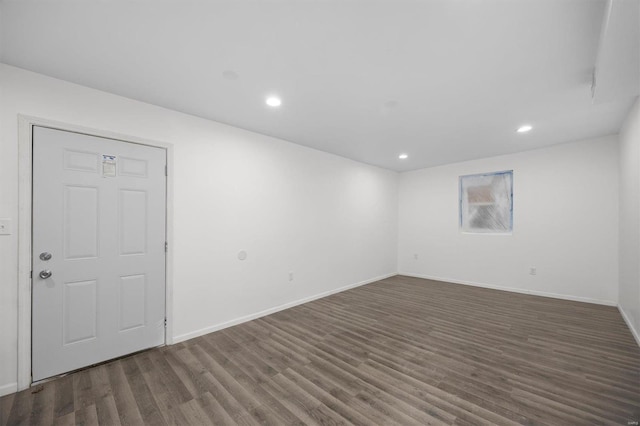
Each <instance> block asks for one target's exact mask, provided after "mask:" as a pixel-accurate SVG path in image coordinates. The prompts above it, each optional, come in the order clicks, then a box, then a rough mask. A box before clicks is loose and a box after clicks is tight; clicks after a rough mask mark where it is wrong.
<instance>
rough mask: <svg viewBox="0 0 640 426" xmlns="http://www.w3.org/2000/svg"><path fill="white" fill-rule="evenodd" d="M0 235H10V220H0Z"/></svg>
mask: <svg viewBox="0 0 640 426" xmlns="http://www.w3.org/2000/svg"><path fill="white" fill-rule="evenodd" d="M0 235H11V219H0Z"/></svg>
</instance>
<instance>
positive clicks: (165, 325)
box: [164, 318, 167, 328]
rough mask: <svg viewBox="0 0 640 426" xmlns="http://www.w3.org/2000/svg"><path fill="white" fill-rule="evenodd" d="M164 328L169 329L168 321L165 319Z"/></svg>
mask: <svg viewBox="0 0 640 426" xmlns="http://www.w3.org/2000/svg"><path fill="white" fill-rule="evenodd" d="M164 328H167V319H166V318H165V319H164Z"/></svg>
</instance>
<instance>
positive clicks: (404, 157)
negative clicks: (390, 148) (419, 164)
mask: <svg viewBox="0 0 640 426" xmlns="http://www.w3.org/2000/svg"><path fill="white" fill-rule="evenodd" d="M398 158H399V159H401V160H406V159H407V158H409V155H407V154H400V155H398Z"/></svg>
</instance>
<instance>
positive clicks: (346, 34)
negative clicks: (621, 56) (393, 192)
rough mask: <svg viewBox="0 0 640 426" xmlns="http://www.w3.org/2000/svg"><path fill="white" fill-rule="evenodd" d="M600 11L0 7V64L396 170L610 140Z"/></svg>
mask: <svg viewBox="0 0 640 426" xmlns="http://www.w3.org/2000/svg"><path fill="white" fill-rule="evenodd" d="M606 6H607V2H606V1H605V0H518V1H515V0H482V1H479V0H420V1H418V0H415V1H405V0H384V1H376V0H369V1H358V0H316V1H311V0H278V1H273V0H254V1H246V0H210V1H190V0H181V1H178V0H174V1H147V0H139V1H123V0H110V1H87V0H78V1H55V0H49V1H30V0H5V1H3V2H2V3H0V7H1V9H0V19H1V22H0V24H1V27H0V28H1V30H0V31H1V33H0V37H1V39H2V41H3V45H2V50H1V52H0V60H1V61H2V62H4V63H7V64H9V65H14V66H17V67H21V68H25V69H28V70H32V71H36V72H39V73H42V74H46V75H50V76H53V77H57V78H60V79H63V80H67V81H71V82H74V83H78V84H81V85H85V86H89V87H93V88H96V89H100V90H104V91H107V92H111V93H115V94H118V95H122V96H126V97H128V98H132V99H137V100H140V101H144V102H148V103H151V104H155V105H160V106H163V107H166V108H170V109H173V110H177V111H182V112H185V113H189V114H193V115H196V116H199V117H204V118H208V119H211V120H215V121H219V122H223V123H228V124H231V125H234V126H237V127H241V128H244V129H248V130H252V131H255V132H258V133H262V134H265V135H270V136H275V137H278V138H281V139H284V140H288V141H291V142H295V143H297V144H301V145H305V146H309V147H313V148H316V149H319V150H322V151H326V152H331V153H334V154H337V155H341V156H344V157H348V158H352V159H354V160H358V161H362V162H365V163H369V164H373V165H377V166H381V167H384V168H388V169H392V170H397V171H405V170H412V169H418V168H422V167H428V166H433V165H438V164H445V163H451V162H457V161H463V160H469V159H474V158H481V157H488V156H493V155H499V154H505V153H512V152H518V151H523V150H529V149H534V148H537V147H543V146H548V145H553V144H557V143H562V142H569V141H574V140H580V139H584V138H590V137H597V136H602V135H608V134H613V133H617V132H618V130H619V128H620V126H621V123H622V121H623V119H624V117H625V116H626V113H627V112H628V110H629V108H630V106H631V104H632V102H633V99H632V97H631V96H618V97H616V98H615V99H613V100H609V101H607V102H596V103H594V102H593V101H592V99H591V76H592V72H593V68H594V66H595V64H596V57H597V54H598V45H599V38H600V29H601V25H602V21H603V16H604V13H605V8H606ZM270 94H277V95H278V96H280V97H281V98H282V106H280V107H279V108H271V107H269V106H267V105H266V104H265V98H266V97H267V96H268V95H270ZM521 124H531V125H532V126H533V130H532V131H531V132H529V133H526V134H518V133H516V129H517V128H518V127H519V126H520V125H521ZM400 153H407V154H408V155H409V158H408V159H406V160H399V159H398V155H399V154H400Z"/></svg>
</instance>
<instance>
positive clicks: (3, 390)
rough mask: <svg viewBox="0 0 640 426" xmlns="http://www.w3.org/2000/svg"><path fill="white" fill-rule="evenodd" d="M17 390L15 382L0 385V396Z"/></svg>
mask: <svg viewBox="0 0 640 426" xmlns="http://www.w3.org/2000/svg"><path fill="white" fill-rule="evenodd" d="M14 392H18V384H17V383H9V384H6V385H2V386H0V396H4V395H9V394H10V393H14Z"/></svg>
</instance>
